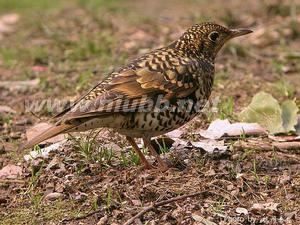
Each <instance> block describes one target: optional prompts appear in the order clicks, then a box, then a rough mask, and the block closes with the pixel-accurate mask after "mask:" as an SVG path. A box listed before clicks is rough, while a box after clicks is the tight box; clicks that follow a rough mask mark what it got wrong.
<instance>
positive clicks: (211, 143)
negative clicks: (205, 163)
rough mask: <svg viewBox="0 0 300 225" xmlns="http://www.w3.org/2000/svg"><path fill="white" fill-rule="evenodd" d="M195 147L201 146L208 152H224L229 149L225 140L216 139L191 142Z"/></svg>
mask: <svg viewBox="0 0 300 225" xmlns="http://www.w3.org/2000/svg"><path fill="white" fill-rule="evenodd" d="M191 144H192V146H193V147H195V148H201V149H203V150H204V151H206V152H208V153H216V152H218V153H224V152H226V150H227V148H228V147H227V146H225V145H224V141H215V140H203V141H194V142H191Z"/></svg>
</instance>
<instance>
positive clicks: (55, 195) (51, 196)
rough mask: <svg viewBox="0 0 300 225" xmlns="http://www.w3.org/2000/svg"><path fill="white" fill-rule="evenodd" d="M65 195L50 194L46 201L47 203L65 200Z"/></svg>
mask: <svg viewBox="0 0 300 225" xmlns="http://www.w3.org/2000/svg"><path fill="white" fill-rule="evenodd" d="M63 196H64V195H63V194H62V193H58V192H52V193H49V194H47V195H46V196H45V200H46V201H55V200H57V199H62V198H63Z"/></svg>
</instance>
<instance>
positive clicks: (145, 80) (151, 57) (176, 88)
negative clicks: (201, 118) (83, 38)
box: [23, 23, 251, 170]
mask: <svg viewBox="0 0 300 225" xmlns="http://www.w3.org/2000/svg"><path fill="white" fill-rule="evenodd" d="M250 32H251V31H249V30H245V29H238V30H231V29H227V28H225V27H222V26H220V25H217V24H215V23H202V24H196V25H194V26H192V27H191V28H189V29H188V30H187V31H186V32H185V33H184V34H183V35H182V36H181V37H180V38H179V39H178V40H176V41H174V42H173V43H171V44H170V45H168V46H166V47H163V48H160V49H157V50H154V51H152V52H149V53H147V54H145V55H143V56H140V57H139V58H137V59H135V60H133V61H132V62H130V63H128V64H127V65H126V66H123V67H121V68H120V69H119V70H116V71H114V72H112V73H111V74H110V75H109V76H107V78H105V79H104V80H103V81H101V82H100V83H98V84H97V85H96V86H95V87H94V88H93V89H92V90H90V91H89V92H88V93H87V94H86V95H84V96H83V97H81V98H80V99H79V100H78V101H76V102H75V103H74V104H73V105H72V106H71V107H69V108H68V109H66V110H64V111H63V112H61V113H60V114H59V115H58V116H57V117H56V118H58V122H57V123H56V124H55V125H54V126H53V127H52V128H50V129H49V130H47V131H45V132H44V133H42V134H41V135H39V136H37V137H36V138H34V139H33V140H30V141H29V142H28V143H26V144H25V145H24V146H23V147H24V148H28V147H32V146H33V145H35V144H38V143H39V142H41V141H43V140H45V139H48V138H50V137H53V136H55V135H57V134H59V133H66V132H75V131H85V130H88V129H93V128H99V127H109V128H114V129H115V130H116V131H118V132H120V133H121V134H124V135H126V137H127V140H128V141H129V142H130V144H131V145H132V146H133V149H134V150H135V151H136V152H137V154H138V155H139V156H140V157H141V160H142V162H143V163H144V164H145V166H146V167H150V165H149V163H148V162H147V160H146V159H145V157H144V156H143V154H142V153H141V152H140V150H139V149H138V148H137V146H136V144H135V142H134V139H133V138H136V137H138V138H143V140H144V143H145V145H147V147H148V149H149V150H150V152H151V154H152V155H154V156H155V157H156V159H157V160H158V163H159V165H160V168H161V170H166V169H167V166H166V164H165V163H164V162H163V161H162V160H161V159H160V158H159V156H158V154H157V153H156V152H155V150H154V149H153V147H152V145H151V142H150V138H151V137H153V136H157V135H160V134H163V133H166V132H169V131H171V130H174V129H176V128H178V127H180V126H182V125H183V124H185V123H186V122H188V121H190V120H191V119H192V118H194V117H195V116H196V115H197V114H198V113H199V111H200V110H201V109H202V107H203V106H204V105H205V103H206V101H207V100H208V98H209V96H210V94H211V90H212V85H213V79H214V59H215V57H216V55H217V53H218V51H219V50H220V48H221V47H222V46H223V45H224V43H225V42H226V41H228V40H229V39H231V38H233V37H237V36H241V35H244V34H248V33H250Z"/></svg>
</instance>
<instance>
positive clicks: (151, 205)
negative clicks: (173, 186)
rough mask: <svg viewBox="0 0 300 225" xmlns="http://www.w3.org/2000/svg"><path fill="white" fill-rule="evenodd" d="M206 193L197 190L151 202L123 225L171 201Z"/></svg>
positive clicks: (128, 224) (127, 224)
mask: <svg viewBox="0 0 300 225" xmlns="http://www.w3.org/2000/svg"><path fill="white" fill-rule="evenodd" d="M205 193H207V191H200V192H196V193H193V194H188V195H181V196H177V197H175V198H170V199H168V200H164V201H161V202H155V203H151V204H150V205H149V206H147V207H145V208H144V209H143V210H142V211H140V212H139V213H138V214H136V215H135V216H133V217H131V218H130V219H129V220H127V221H126V222H125V223H124V224H123V225H130V224H132V223H133V222H134V221H135V220H136V219H137V218H139V217H141V216H142V215H144V214H145V213H146V212H149V211H151V210H153V209H154V208H156V207H159V206H163V205H166V204H169V203H171V202H175V201H180V200H183V199H185V198H189V197H194V196H197V195H202V194H205Z"/></svg>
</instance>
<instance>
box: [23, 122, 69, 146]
mask: <svg viewBox="0 0 300 225" xmlns="http://www.w3.org/2000/svg"><path fill="white" fill-rule="evenodd" d="M52 126H53V125H51V124H49V123H38V124H36V125H34V126H33V127H30V128H29V129H27V130H26V137H27V140H31V139H32V138H34V137H35V136H37V135H39V134H41V133H42V132H43V131H45V130H47V129H48V128H50V127H52ZM64 139H65V135H64V134H59V135H57V136H55V137H53V138H50V139H48V140H46V141H43V142H42V143H41V144H45V143H57V142H60V141H62V140H64Z"/></svg>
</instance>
